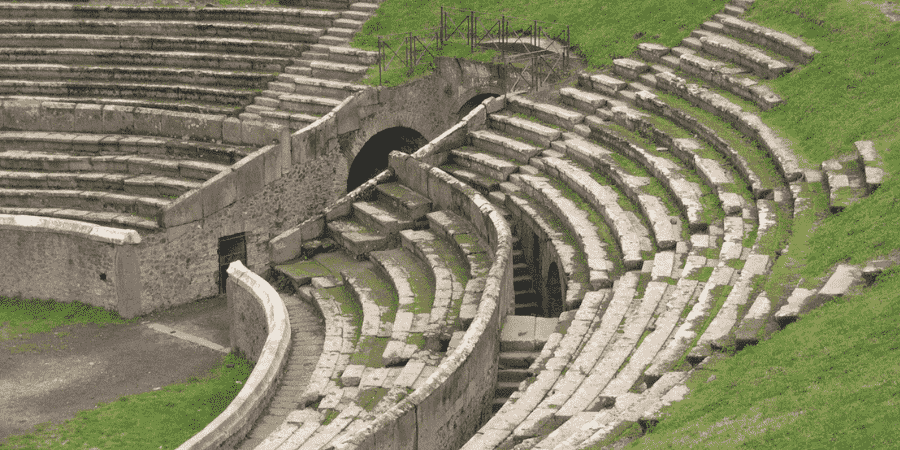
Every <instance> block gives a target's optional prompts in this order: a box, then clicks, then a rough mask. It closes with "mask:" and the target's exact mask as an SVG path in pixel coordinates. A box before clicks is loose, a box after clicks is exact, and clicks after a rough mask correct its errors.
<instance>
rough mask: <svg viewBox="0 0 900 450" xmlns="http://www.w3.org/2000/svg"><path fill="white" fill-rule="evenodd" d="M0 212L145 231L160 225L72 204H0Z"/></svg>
mask: <svg viewBox="0 0 900 450" xmlns="http://www.w3.org/2000/svg"><path fill="white" fill-rule="evenodd" d="M0 214H11V215H24V216H41V217H53V218H57V219H70V220H78V221H81V222H91V223H96V224H98V225H103V226H107V227H115V228H129V229H139V230H146V231H158V230H160V229H161V228H160V226H159V224H158V222H157V220H155V219H153V220H150V219H146V218H143V217H138V216H135V215H134V214H131V213H120V212H112V211H97V210H94V209H78V208H76V207H74V206H72V207H67V208H54V207H33V208H29V207H11V206H0Z"/></svg>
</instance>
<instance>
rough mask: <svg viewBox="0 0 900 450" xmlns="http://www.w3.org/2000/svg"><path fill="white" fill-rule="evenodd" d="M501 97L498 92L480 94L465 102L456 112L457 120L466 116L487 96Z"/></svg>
mask: <svg viewBox="0 0 900 450" xmlns="http://www.w3.org/2000/svg"><path fill="white" fill-rule="evenodd" d="M491 97H499V95H497V94H478V95H476V96H474V97H472V98H470V99H469V101H467V102H465V103H464V104H463V105H462V106H461V107H460V108H459V111H457V112H456V121H457V122H459V121H460V120H462V119H463V117H466V116H467V115H468V114H469V113H470V112H472V110H473V109H475V108H477V107H478V105H480V104H481V102H483V101H484V99H486V98H491Z"/></svg>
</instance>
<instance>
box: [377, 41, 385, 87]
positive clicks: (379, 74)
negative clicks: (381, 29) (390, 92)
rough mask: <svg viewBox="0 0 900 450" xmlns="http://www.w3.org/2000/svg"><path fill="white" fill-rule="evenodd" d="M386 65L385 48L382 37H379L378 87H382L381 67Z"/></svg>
mask: <svg viewBox="0 0 900 450" xmlns="http://www.w3.org/2000/svg"><path fill="white" fill-rule="evenodd" d="M383 64H384V47H382V44H381V36H378V85H379V86H381V66H382V65H383Z"/></svg>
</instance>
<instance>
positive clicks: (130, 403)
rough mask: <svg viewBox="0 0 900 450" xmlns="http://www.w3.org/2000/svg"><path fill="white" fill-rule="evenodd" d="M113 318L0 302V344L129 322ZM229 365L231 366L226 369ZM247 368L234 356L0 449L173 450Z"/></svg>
mask: <svg viewBox="0 0 900 450" xmlns="http://www.w3.org/2000/svg"><path fill="white" fill-rule="evenodd" d="M138 320H141V318H139V317H138V318H135V319H131V320H123V319H122V318H121V317H119V316H118V315H117V314H115V313H112V312H109V311H106V310H104V309H102V308H96V307H93V306H90V305H86V304H83V303H80V302H73V303H58V302H52V301H39V300H21V299H10V298H6V297H0V331H2V333H0V339H4V340H5V339H8V337H10V336H15V335H20V334H32V333H44V332H48V331H51V330H53V329H54V328H56V327H59V326H62V325H67V324H78V323H82V324H86V323H93V324H98V325H100V326H104V325H106V324H124V323H134V322H136V321H138ZM228 365H231V367H228ZM252 370H253V367H252V364H251V363H250V362H249V361H247V360H246V359H245V358H243V357H241V356H238V355H236V354H234V353H232V354H228V355H224V356H223V357H222V360H221V362H220V363H219V364H218V365H217V366H216V367H214V368H213V369H212V370H210V372H209V375H207V376H206V377H204V378H195V377H191V379H189V380H187V381H185V382H183V383H176V384H172V385H169V386H165V387H163V388H162V389H160V390H159V391H153V392H145V393H142V394H137V395H127V396H124V397H120V398H119V399H118V400H117V401H114V402H109V403H100V404H98V405H97V408H96V409H92V410H86V411H80V412H79V413H78V414H77V415H76V416H75V418H74V419H71V420H68V421H66V423H65V424H62V425H59V426H53V425H51V424H49V423H46V424H41V425H38V426H37V427H35V432H34V433H31V434H27V435H19V436H10V437H9V438H8V439H7V440H6V441H5V442H0V449H38V448H41V449H65V448H89V447H90V448H96V449H98V450H102V449H123V448H128V449H158V448H176V447H178V446H179V445H181V444H182V443H184V441H186V440H188V439H189V438H190V437H191V436H193V435H195V434H197V433H198V432H199V431H200V430H202V429H203V428H204V427H205V426H206V425H208V424H209V423H210V422H212V421H213V419H215V418H216V417H218V415H219V414H221V413H222V411H224V410H225V408H227V407H228V404H229V403H231V401H232V400H233V399H234V397H236V396H237V394H238V392H239V391H240V390H241V388H242V387H243V384H244V383H245V382H246V381H247V378H249V377H250V372H251V371H252Z"/></svg>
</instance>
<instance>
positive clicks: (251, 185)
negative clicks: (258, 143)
mask: <svg viewBox="0 0 900 450" xmlns="http://www.w3.org/2000/svg"><path fill="white" fill-rule="evenodd" d="M274 149H275V147H274V146H271V145H270V146H268V147H263V148H262V149H260V150H257V151H255V152H253V153H251V154H249V155H247V156H245V157H244V158H243V159H241V160H240V161H238V162H237V163H235V164H234V165H233V166H231V170H232V171H233V172H234V175H233V178H234V179H235V180H234V189H235V198H236V199H240V198H245V197H251V196H253V195H255V194H256V193H258V192H260V191H262V189H263V186H264V185H265V183H266V153H272V151H273V150H274Z"/></svg>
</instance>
